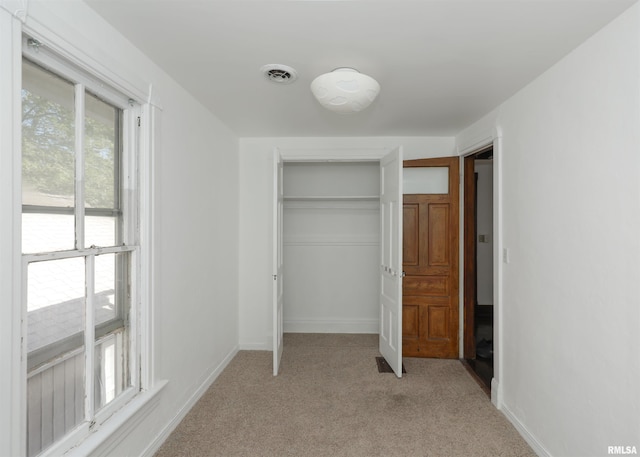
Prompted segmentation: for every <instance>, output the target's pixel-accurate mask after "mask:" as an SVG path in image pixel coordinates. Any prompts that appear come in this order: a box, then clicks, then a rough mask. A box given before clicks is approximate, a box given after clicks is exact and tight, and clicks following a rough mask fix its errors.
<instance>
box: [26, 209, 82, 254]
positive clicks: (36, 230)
mask: <svg viewBox="0 0 640 457" xmlns="http://www.w3.org/2000/svg"><path fill="white" fill-rule="evenodd" d="M74 230H75V218H74V217H73V214H49V213H22V252H23V253H29V254H30V253H34V252H50V251H64V250H69V249H73V248H74V236H73V233H74Z"/></svg>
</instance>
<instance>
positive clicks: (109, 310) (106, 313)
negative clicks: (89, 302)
mask: <svg viewBox="0 0 640 457" xmlns="http://www.w3.org/2000/svg"><path fill="white" fill-rule="evenodd" d="M93 303H94V306H95V310H96V324H101V323H103V322H106V321H108V320H111V319H115V318H116V255H115V254H104V255H99V256H97V257H96V258H95V296H94V298H93Z"/></svg>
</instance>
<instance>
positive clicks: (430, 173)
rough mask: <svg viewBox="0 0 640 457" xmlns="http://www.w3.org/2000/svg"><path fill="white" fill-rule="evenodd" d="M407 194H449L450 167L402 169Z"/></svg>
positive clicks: (404, 190)
mask: <svg viewBox="0 0 640 457" xmlns="http://www.w3.org/2000/svg"><path fill="white" fill-rule="evenodd" d="M402 181H403V190H402V192H403V193H405V194H448V193H449V167H419V168H413V167H411V168H403V169H402Z"/></svg>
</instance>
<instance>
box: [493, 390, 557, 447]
mask: <svg viewBox="0 0 640 457" xmlns="http://www.w3.org/2000/svg"><path fill="white" fill-rule="evenodd" d="M500 411H501V412H502V414H504V415H505V417H506V418H507V419H509V422H511V424H512V425H513V426H514V427H515V428H516V430H517V431H518V433H520V435H521V436H522V437H523V438H524V440H525V441H526V442H527V443H528V444H529V446H531V448H532V449H533V452H535V453H536V455H538V457H551V454H550V453H549V451H547V450H546V449H545V447H544V446H543V445H542V443H540V441H538V439H537V438H536V437H535V436H534V435H533V434H532V433H531V432H529V430H528V429H527V427H526V426H525V425H524V424H523V423H522V422H520V421H519V420H518V418H517V417H516V416H515V415H514V414H513V413H512V412H511V410H510V409H509V408H508V407H507V406H505V405H504V403H503V404H502V408H500Z"/></svg>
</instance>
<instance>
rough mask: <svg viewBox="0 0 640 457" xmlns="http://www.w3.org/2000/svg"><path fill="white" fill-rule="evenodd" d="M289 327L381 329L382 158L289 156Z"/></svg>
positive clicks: (285, 239) (311, 330)
mask: <svg viewBox="0 0 640 457" xmlns="http://www.w3.org/2000/svg"><path fill="white" fill-rule="evenodd" d="M283 190H284V210H283V216H284V221H283V245H284V252H283V256H284V277H285V278H286V280H285V282H284V312H283V314H284V331H285V332H294V333H300V332H305V333H378V332H379V314H380V305H379V287H380V285H379V284H380V271H379V265H380V261H379V257H380V162H379V161H368V162H285V163H284V166H283Z"/></svg>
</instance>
